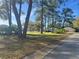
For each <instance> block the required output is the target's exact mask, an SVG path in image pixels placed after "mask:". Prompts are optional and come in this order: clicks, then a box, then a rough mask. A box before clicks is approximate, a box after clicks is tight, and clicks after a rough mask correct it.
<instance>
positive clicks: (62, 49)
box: [44, 33, 79, 59]
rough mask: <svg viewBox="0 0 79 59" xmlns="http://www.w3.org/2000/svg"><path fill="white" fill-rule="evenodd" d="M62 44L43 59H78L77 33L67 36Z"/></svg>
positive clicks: (78, 34)
mask: <svg viewBox="0 0 79 59" xmlns="http://www.w3.org/2000/svg"><path fill="white" fill-rule="evenodd" d="M62 42H63V44H62V45H59V46H58V47H57V48H56V49H54V50H52V51H51V52H49V53H48V54H47V55H46V56H45V57H44V59H79V33H75V34H73V35H71V36H69V37H68V38H66V39H65V40H63V41H62Z"/></svg>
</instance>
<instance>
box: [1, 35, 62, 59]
mask: <svg viewBox="0 0 79 59" xmlns="http://www.w3.org/2000/svg"><path fill="white" fill-rule="evenodd" d="M62 37H63V35H28V38H27V39H25V40H24V41H19V38H18V37H17V36H15V35H12V36H0V57H2V59H19V58H21V57H22V56H24V55H30V54H32V53H34V52H35V51H37V50H41V49H42V48H44V47H47V48H49V47H48V46H49V45H51V44H52V45H56V44H58V43H60V42H61V41H60V40H61V38H62ZM1 45H2V46H3V47H1Z"/></svg>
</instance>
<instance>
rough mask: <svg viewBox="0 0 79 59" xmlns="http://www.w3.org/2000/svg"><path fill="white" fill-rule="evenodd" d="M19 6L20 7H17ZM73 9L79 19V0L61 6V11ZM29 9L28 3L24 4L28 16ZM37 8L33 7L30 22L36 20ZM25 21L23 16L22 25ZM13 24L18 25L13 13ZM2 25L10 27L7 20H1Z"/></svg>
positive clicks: (23, 8) (23, 9)
mask: <svg viewBox="0 0 79 59" xmlns="http://www.w3.org/2000/svg"><path fill="white" fill-rule="evenodd" d="M17 6H18V5H17ZM66 7H67V8H71V9H72V10H73V12H74V15H75V16H76V17H79V0H68V1H67V2H66V3H65V5H63V4H62V5H61V6H60V10H62V9H63V8H66ZM27 9H28V5H27V4H26V3H24V4H23V5H22V11H23V12H24V13H25V14H27ZM35 10H36V9H35V8H34V7H33V8H32V12H31V16H30V20H32V21H34V20H35ZM24 19H25V15H22V16H21V21H22V23H24ZM12 22H13V24H16V20H15V16H14V14H13V13H12ZM0 24H6V25H8V21H7V20H6V21H5V20H0Z"/></svg>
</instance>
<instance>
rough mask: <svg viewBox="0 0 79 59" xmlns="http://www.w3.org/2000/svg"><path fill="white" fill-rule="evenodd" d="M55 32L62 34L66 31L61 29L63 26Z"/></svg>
mask: <svg viewBox="0 0 79 59" xmlns="http://www.w3.org/2000/svg"><path fill="white" fill-rule="evenodd" d="M55 32H56V33H59V34H63V33H65V32H66V30H65V29H63V28H61V29H56V30H55Z"/></svg>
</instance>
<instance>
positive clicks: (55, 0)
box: [0, 0, 74, 38]
mask: <svg viewBox="0 0 79 59" xmlns="http://www.w3.org/2000/svg"><path fill="white" fill-rule="evenodd" d="M65 2H66V1H65V0H2V1H1V3H2V4H1V6H0V17H1V18H2V19H7V20H8V23H9V29H10V30H9V34H11V33H12V13H14V15H15V19H16V22H17V28H18V29H17V35H18V37H20V38H26V36H27V35H26V34H27V31H28V25H29V19H30V15H31V11H32V9H33V7H34V8H36V11H35V15H36V20H35V21H36V25H37V27H38V28H39V29H38V31H40V32H41V33H43V31H44V29H46V28H47V27H48V28H52V30H53V27H61V28H64V25H65V23H66V22H67V23H69V24H71V25H72V20H71V19H74V16H73V15H72V14H73V11H72V9H70V8H63V10H62V12H60V11H59V10H58V8H60V6H61V4H64V3H65ZM24 3H26V6H27V4H28V8H27V10H25V11H27V13H26V14H25V13H24V14H25V15H26V17H25V22H24V24H23V27H22V24H21V16H22V13H23V11H22V7H23V6H22V5H23V4H24ZM17 4H18V5H19V8H18V7H17ZM60 22H61V24H60V25H59V23H60Z"/></svg>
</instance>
